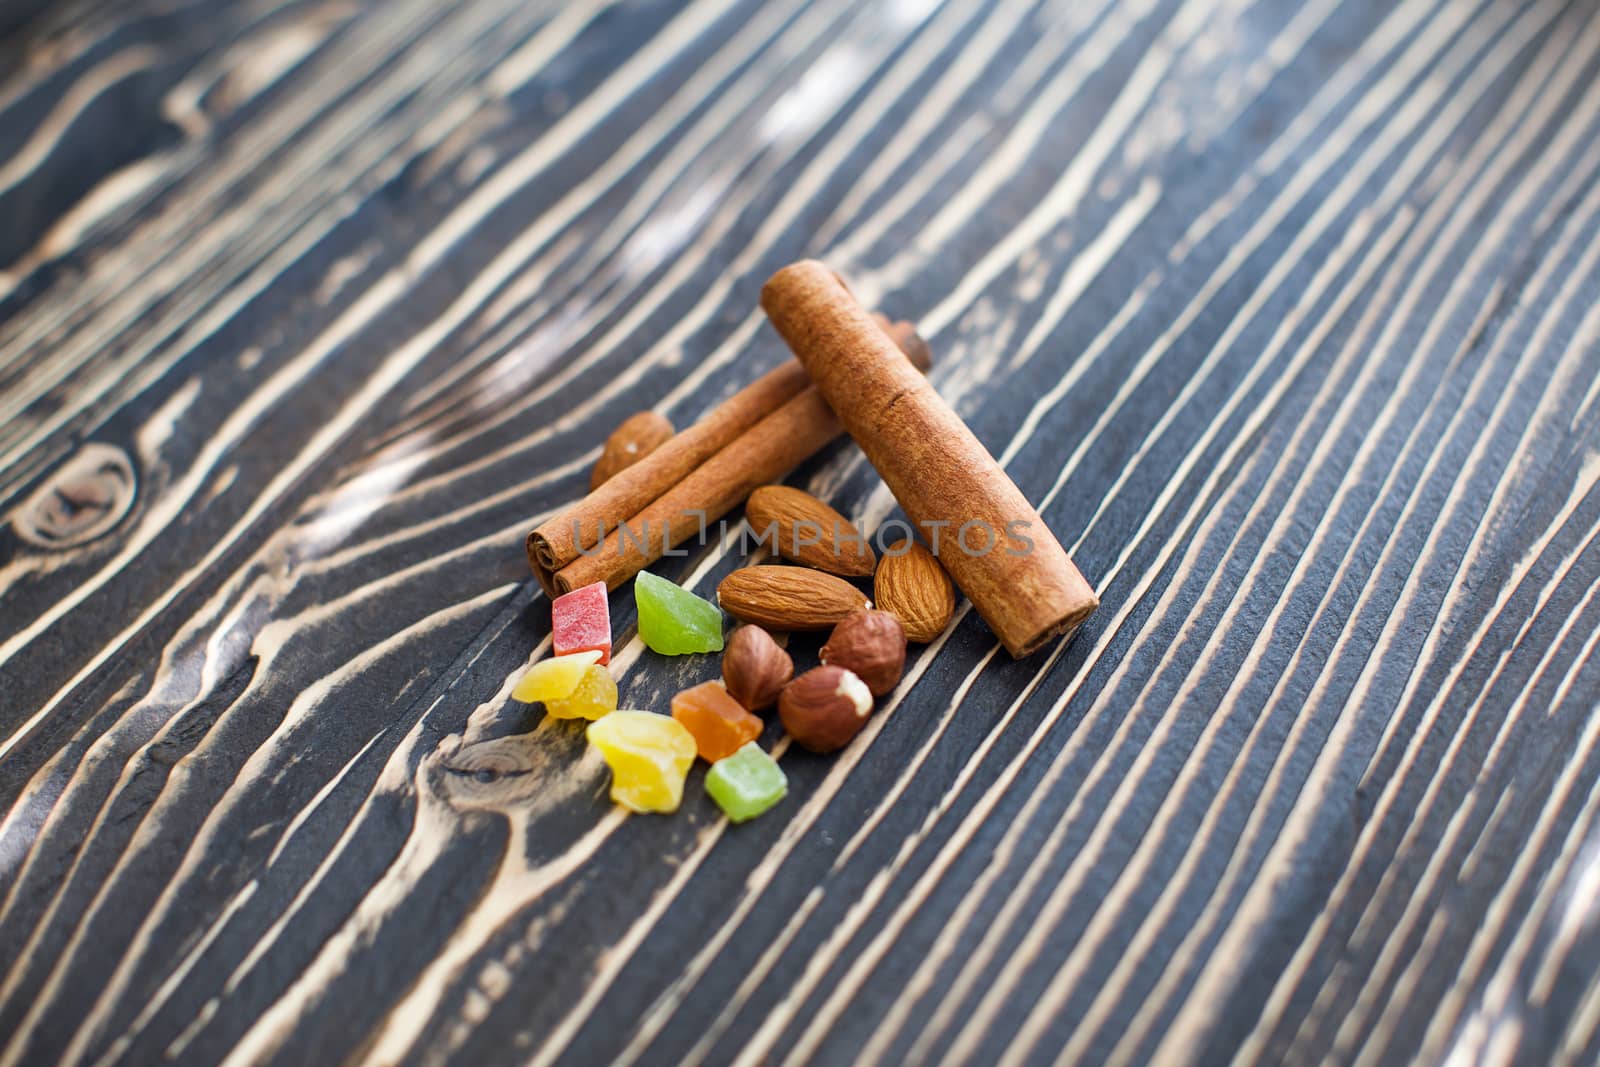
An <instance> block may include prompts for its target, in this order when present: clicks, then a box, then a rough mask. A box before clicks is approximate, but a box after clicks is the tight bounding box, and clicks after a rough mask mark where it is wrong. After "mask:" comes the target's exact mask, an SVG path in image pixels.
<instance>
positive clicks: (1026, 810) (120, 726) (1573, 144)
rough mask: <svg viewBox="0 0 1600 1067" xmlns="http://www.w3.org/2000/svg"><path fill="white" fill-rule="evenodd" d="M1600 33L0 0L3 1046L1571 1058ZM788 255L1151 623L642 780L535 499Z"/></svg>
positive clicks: (1590, 874)
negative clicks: (546, 570)
mask: <svg viewBox="0 0 1600 1067" xmlns="http://www.w3.org/2000/svg"><path fill="white" fill-rule="evenodd" d="M1597 20H1600V14H1597V13H1596V12H1595V10H1594V8H1593V5H1590V4H1584V3H1581V2H1576V0H1574V2H1570V3H1561V2H1557V0H1531V2H1522V3H1506V2H1502V0H1477V2H1472V0H1469V2H1456V0H1399V2H1395V3H1378V2H1365V0H1312V2H1309V3H1306V4H1300V5H1291V4H1276V3H1270V2H1265V0H1260V2H1250V0H1122V2H1116V3H1112V2H1110V0H1096V2H1090V3H1072V4H1068V3H1065V2H1057V3H1052V2H1032V0H997V2H992V3H991V2H984V0H944V2H938V0H906V2H897V3H893V4H882V5H861V4H852V3H846V2H844V0H819V2H816V3H812V4H808V5H804V6H797V5H789V4H782V3H774V2H770V0H767V2H763V0H693V2H690V3H685V4H675V3H657V2H652V0H639V2H618V3H584V4H545V3H531V4H530V3H520V4H513V3H501V2H477V3H471V4H440V3H437V2H424V0H395V2H392V3H383V4H376V3H360V2H343V0H320V2H319V0H301V2H289V3H278V2H268V0H229V2H221V0H207V2H201V0H191V2H189V3H185V4H178V5H171V4H156V3H148V2H143V0H135V2H133V3H129V4H123V5H101V4H90V3H84V4H76V5H62V6H59V7H50V6H48V5H37V4H20V5H16V6H14V7H9V8H7V9H6V10H5V12H4V13H3V14H0V26H4V27H6V30H5V36H4V38H3V42H4V43H3V45H0V56H3V57H4V62H3V63H0V145H3V146H4V147H5V149H6V150H5V151H4V152H3V153H0V220H4V221H3V223H0V518H3V520H4V523H5V525H4V526H3V527H0V589H3V593H0V597H3V601H0V602H3V604H4V607H5V610H4V611H3V612H0V698H3V699H0V809H3V816H0V1064H8V1065H9V1064H21V1063H35V1062H60V1063H71V1064H113V1063H148V1062H164V1061H166V1060H173V1061H178V1062H229V1063H254V1062H269V1061H270V1062H296V1061H299V1062H317V1063H324V1062H340V1061H351V1062H365V1063H398V1062H413V1061H415V1062H424V1063H443V1062H452V1063H454V1062H461V1063H469V1062H481V1061H489V1062H533V1063H539V1064H546V1063H589V1062H615V1063H636V1062H643V1063H656V1062H684V1063H758V1062H760V1063H765V1062H773V1063H802V1062H819V1063H833V1062H848V1061H851V1060H855V1059H860V1060H864V1061H868V1062H886V1063H890V1062H892V1063H900V1062H911V1063H922V1062H932V1061H945V1062H979V1063H991V1062H1001V1063H1005V1064H1017V1063H1036V1062H1040V1063H1042V1062H1061V1063H1076V1062H1086V1061H1090V1062H1108V1063H1144V1062H1153V1061H1155V1062H1163V1063H1169V1062H1170V1063H1186V1062H1194V1063H1214V1062H1224V1061H1238V1062H1250V1063H1253V1062H1267V1063H1278V1062H1313V1061H1316V1062H1321V1061H1325V1060H1331V1061H1333V1062H1339V1063H1352V1064H1354V1063H1377V1062H1389V1061H1395V1060H1406V1059H1416V1060H1423V1061H1429V1062H1433V1061H1443V1060H1448V1059H1452V1058H1456V1059H1459V1060H1461V1061H1463V1062H1479V1061H1490V1062H1502V1061H1526V1062H1566V1063H1584V1062H1592V1061H1594V1060H1595V1059H1596V1058H1597V1057H1600V965H1597V964H1596V960H1600V940H1597V939H1600V933H1597V923H1596V921H1595V913H1594V910H1593V902H1594V899H1595V890H1596V885H1597V882H1596V879H1597V878H1600V790H1597V784H1600V668H1597V667H1596V666H1595V657H1594V655H1593V653H1594V648H1595V645H1596V644H1597V643H1600V603H1597V600H1600V540H1597V537H1600V458H1597V457H1600V437H1597V434H1600V423H1597V419H1596V412H1597V399H1600V387H1597V386H1596V384H1595V383H1596V382H1597V381H1600V183H1597V182H1596V179H1595V176H1596V174H1597V173H1600V22H1597ZM803 255H817V256H821V257H822V258H825V259H827V260H828V261H830V262H831V263H833V264H835V265H836V266H837V267H838V268H839V269H841V270H842V271H844V272H845V273H847V274H848V276H849V277H850V279H851V283H852V286H853V287H854V288H855V289H856V290H857V292H858V293H859V294H860V295H861V296H862V297H863V298H864V299H865V300H867V301H869V302H870V303H872V304H874V305H877V306H881V307H883V308H885V309H886V310H888V311H890V312H892V313H894V314H896V315H900V316H908V317H912V318H915V319H916V320H917V321H918V322H919V324H920V326H921V328H922V330H923V332H924V333H925V334H926V335H927V336H928V337H930V339H931V340H932V342H933V344H934V347H935V350H936V351H937V353H938V354H939V362H938V365H937V367H936V368H935V372H934V375H933V380H934V382H935V383H936V384H937V386H938V387H939V389H940V391H941V392H942V393H943V394H944V395H945V396H946V397H948V398H949V399H951V401H952V402H953V403H954V404H955V405H956V406H957V408H958V409H959V410H960V411H961V412H962V414H963V415H964V416H965V417H966V418H967V419H968V420H969V421H970V423H971V424H972V426H973V428H974V430H975V431H976V432H977V433H978V434H979V436H980V437H981V438H983V439H984V440H985V441H986V442H987V443H988V444H989V445H990V446H991V447H992V448H993V449H994V451H995V452H996V454H997V455H999V456H1000V457H1001V458H1002V461H1003V462H1004V464H1005V465H1006V467H1007V469H1008V470H1009V472H1010V473H1011V474H1012V476H1013V477H1014V478H1015V479H1016V480H1017V482H1018V484H1019V485H1020V486H1021V487H1022V488H1023V490H1024V491H1025V492H1026V493H1027V494H1028V495H1029V497H1030V499H1033V500H1035V501H1037V502H1039V503H1040V504H1041V512H1042V513H1043V514H1044V515H1045V516H1046V518H1047V519H1048V520H1049V521H1050V523H1051V525H1052V528H1053V529H1054V530H1055V531H1056V532H1057V533H1058V535H1060V536H1061V537H1062V539H1063V542H1064V543H1065V544H1067V545H1068V546H1069V548H1070V550H1071V551H1072V553H1073V554H1074V557H1075V558H1076V559H1077V561H1078V562H1079V565H1080V566H1081V567H1082V569H1083V570H1084V572H1085V574H1086V575H1087V576H1088V577H1089V579H1090V580H1091V581H1092V582H1093V583H1094V584H1095V586H1096V588H1097V589H1098V590H1099V591H1100V594H1101V598H1102V603H1103V607H1102V609H1101V611H1100V613H1099V614H1098V615H1097V616H1096V617H1095V618H1094V619H1093V620H1092V621H1091V622H1090V624H1089V625H1087V626H1086V627H1085V628H1084V630H1083V631H1082V632H1081V633H1080V634H1079V635H1078V637H1077V638H1076V639H1075V640H1073V641H1072V642H1071V643H1070V644H1066V645H1060V646H1056V647H1053V648H1051V649H1049V650H1047V651H1045V652H1043V653H1041V654H1039V655H1038V656H1035V657H1033V658H1031V659H1029V660H1027V661H1024V662H1020V663H1017V662H1012V661H1011V660H1010V658H1009V657H1007V656H1006V655H1005V654H1004V653H1003V652H1001V651H1000V650H999V649H998V647H997V646H996V645H995V643H994V641H993V639H992V637H991V636H990V635H989V633H988V632H987V630H986V629H985V628H984V627H983V625H982V624H981V622H980V621H979V620H978V619H977V618H976V617H975V616H974V615H972V613H971V612H970V610H969V609H968V608H967V607H966V606H965V605H963V610H962V613H961V617H960V619H959V621H958V623H957V625H956V626H955V627H954V628H953V629H952V630H951V631H950V632H949V633H948V634H947V635H946V636H945V637H944V638H943V639H942V640H941V641H940V642H939V643H938V644H936V645H935V646H933V647H930V648H928V649H926V650H923V651H921V652H919V653H917V654H916V655H915V656H914V657H913V660H912V661H911V663H910V665H909V669H908V674H907V678H906V680H905V682H904V683H903V684H902V686H901V687H900V689H899V690H898V691H897V692H896V694H894V696H893V697H892V698H891V700H890V701H889V704H888V707H887V708H886V710H885V711H884V712H881V713H880V714H879V715H878V716H877V717H875V718H874V719H873V720H872V722H871V723H870V724H869V726H868V728H867V731H866V732H865V733H864V734H863V735H862V737H861V738H860V740H858V741H857V742H856V743H855V744H854V745H852V746H851V747H850V748H849V749H848V750H847V751H845V752H843V753H841V754H839V755H838V756H837V757H833V758H827V759H822V758H816V757H812V756H809V755H808V754H806V753H802V752H798V751H795V752H790V751H787V750H785V751H784V753H783V762H784V765H785V768H786V769H787V770H788V772H789V774H790V776H791V782H792V793H791V797H790V799H789V800H788V801H787V802H786V804H785V805H784V807H783V808H781V809H780V811H779V813H778V814H777V815H775V816H771V817H768V818H766V819H764V820H761V821H758V822H756V823H753V824H750V825H747V826H742V827H738V828H730V827H728V826H727V825H726V824H725V823H724V822H722V821H721V820H719V819H718V818H717V817H716V816H715V809H714V808H713V807H712V806H711V805H710V804H709V802H707V801H705V800H704V798H702V797H701V796H700V792H699V789H698V785H697V780H695V781H691V783H690V789H689V793H690V800H689V801H688V803H687V804H686V806H685V810H684V812H682V813H680V814H679V815H678V816H677V817H675V818H673V819H629V818H625V817H623V816H621V815H619V814H618V813H617V812H616V811H614V810H612V809H611V808H610V807H609V805H608V804H607V803H606V802H605V799H604V791H605V771H604V769H603V767H602V766H601V765H600V764H599V763H598V762H597V761H596V760H595V759H593V758H592V757H587V756H585V754H584V752H583V746H582V743H581V738H580V736H579V735H578V734H577V733H575V732H574V731H573V730H572V729H571V728H570V727H569V726H564V725H562V724H559V723H553V722H552V723H546V722H541V721H538V720H537V719H536V718H530V717H529V715H528V711H527V709H526V708H524V707H522V706H520V705H517V704H515V703H512V702H510V700H509V692H510V689H511V687H512V685H513V684H514V683H515V681H516V679H517V677H518V676H519V674H520V672H521V670H522V668H523V666H524V665H525V664H526V663H527V662H528V661H529V660H530V658H531V657H533V656H537V655H539V654H541V653H542V651H543V650H544V649H545V647H546V642H547V635H546V631H547V627H548V607H547V605H546V604H545V603H544V601H543V598H542V596H541V595H539V594H538V592H537V589H536V587H535V585H534V583H532V582H531V580H530V579H529V578H528V576H527V575H526V573H525V569H524V564H523V562H522V559H521V551H520V541H521V537H522V535H523V533H524V532H525V531H526V529H527V527H528V525H529V523H530V521H532V520H534V519H536V518H537V517H539V516H542V515H546V514H549V513H550V512H551V511H553V510H555V509H557V508H559V507H560V506H562V505H563V504H564V503H565V502H567V501H569V500H571V499H573V498H575V497H576V496H577V495H579V494H580V493H581V492H582V491H583V488H584V487H585V485H586V484H587V477H588V467H589V465H590V464H591V463H592V461H593V458H594V456H595V454H596V451H597V445H598V442H599V441H600V439H601V438H602V437H603V436H604V434H605V432H606V431H608V430H609V428H610V427H611V426H613V425H614V424H615V423H616V422H617V421H618V420H620V419H621V418H622V417H623V416H625V415H626V414H628V413H630V412H632V411H635V410H638V409H640V408H642V407H648V406H655V407H658V408H659V409H661V410H662V411H664V412H665V413H667V414H669V415H670V416H671V417H672V418H673V419H674V420H675V421H677V422H678V423H679V424H680V425H682V424H686V423H687V422H688V421H690V420H692V419H693V418H695V417H696V416H697V415H698V414H699V413H700V412H702V411H704V410H706V409H707V408H708V407H710V406H711V405H712V404H714V403H715V402H716V401H717V400H718V399H719V398H721V397H722V396H725V395H727V394H728V393H730V392H731V391H732V390H734V389H736V388H738V387H739V386H740V385H741V384H743V383H744V382H746V381H748V380H749V379H750V378H752V377H753V376H754V375H755V374H756V373H758V372H759V371H760V370H762V369H765V368H767V367H770V366H772V365H774V364H775V363H776V362H777V361H779V360H780V359H783V358H785V354H784V352H783V350H782V347H781V344H780V343H779V342H778V341H777V339H776V338H775V337H774V336H773V335H772V334H771V332H770V331H769V330H767V329H765V328H764V327H763V325H762V320H761V317H760V315H759V313H758V312H757V311H756V309H755V296H756V292H757V290H758V288H759V286H760V284H761V282H762V280H764V279H765V277H766V276H767V275H768V274H769V273H770V272H771V271H772V270H773V269H775V268H776V267H777V266H779V265H781V264H783V263H785V262H788V261H790V260H792V259H794V258H797V257H800V256H803ZM794 481H795V483H796V484H802V485H806V486H808V487H810V488H812V489H813V490H815V491H818V492H821V493H824V494H825V495H827V496H828V497H829V499H831V500H832V501H834V502H835V503H837V504H838V505H839V506H840V507H841V509H842V510H844V511H846V513H847V514H849V515H851V516H852V517H853V518H855V519H857V520H859V522H860V523H861V525H862V526H863V527H864V528H867V529H871V528H874V527H876V526H877V525H878V524H879V523H881V522H883V521H885V520H887V519H889V518H892V517H893V516H894V515H895V511H894V501H893V500H892V498H890V497H889V496H888V495H887V493H886V492H885V491H884V490H883V488H882V486H881V485H880V484H879V482H878V480H877V477H876V475H875V474H874V473H873V471H872V470H871V468H870V467H868V466H867V465H866V464H865V463H864V462H863V461H862V459H861V458H860V456H859V453H858V452H856V451H855V450H854V449H853V448H847V447H839V448H836V449H833V450H831V451H830V452H828V453H827V454H826V455H825V456H823V457H822V458H821V459H819V460H818V461H817V462H814V463H812V464H809V465H807V466H806V467H805V468H804V469H803V470H801V471H800V472H798V473H797V475H796V477H795V479H794ZM735 540H736V539H732V538H730V539H729V540H728V541H726V542H724V543H722V544H716V545H711V546H707V547H706V548H704V549H703V550H701V551H699V552H698V553H696V554H695V555H694V556H692V557H690V558H689V559H686V560H682V561H676V562H675V563H672V564H669V565H667V566H666V567H665V568H664V571H665V573H667V574H668V575H669V576H671V577H674V578H677V579H680V580H684V581H686V582H690V583H692V584H693V585H695V586H696V587H697V588H700V589H710V588H712V587H714V585H715V583H716V581H717V580H718V579H719V578H720V577H721V576H722V575H723V574H725V573H727V572H728V571H729V570H731V569H732V568H734V567H735V566H738V565H740V564H741V563H742V562H743V561H742V558H741V557H740V555H739V553H738V551H737V547H736V544H735V543H734V542H735ZM613 611H614V614H615V616H616V623H617V630H618V633H619V635H621V637H622V638H623V640H624V642H625V647H624V648H623V650H622V651H621V652H620V654H619V655H618V656H617V658H616V661H615V662H616V670H617V673H618V677H619V679H620V684H621V688H622V693H623V699H624V701H625V702H627V703H631V704H637V705H646V706H649V705H657V706H659V705H664V703H665V701H666V699H667V697H668V696H669V695H670V694H671V693H672V692H673V691H675V689H676V688H678V687H680V686H682V685H684V684H685V683H689V682H694V681H698V680H701V679H702V678H703V677H707V676H710V675H711V674H714V673H715V665H714V664H712V663H706V662H671V663H666V662H663V661H662V660H661V659H659V658H654V657H650V656H648V655H643V656H642V655H641V647H640V645H639V643H638V641H637V640H636V638H635V637H634V633H633V625H632V605H631V598H630V597H628V596H626V595H619V596H618V597H616V598H614V604H613ZM799 647H800V648H801V649H802V654H806V650H807V649H808V648H809V646H808V645H806V644H805V643H803V642H802V643H801V645H800V646H799ZM776 734H777V731H776V729H775V728H774V730H773V731H772V736H771V737H769V738H768V740H769V741H773V742H777V741H778V738H777V736H776Z"/></svg>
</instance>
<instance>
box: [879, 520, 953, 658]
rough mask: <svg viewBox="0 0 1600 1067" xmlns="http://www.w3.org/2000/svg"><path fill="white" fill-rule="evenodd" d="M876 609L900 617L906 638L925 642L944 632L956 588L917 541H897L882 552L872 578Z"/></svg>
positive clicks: (931, 555)
mask: <svg viewBox="0 0 1600 1067" xmlns="http://www.w3.org/2000/svg"><path fill="white" fill-rule="evenodd" d="M873 595H874V596H876V597H877V598H878V610H880V611H887V612H889V613H890V614H891V615H893V616H894V617H895V618H897V619H899V620H900V625H901V626H902V627H904V628H905V631H906V640H908V641H915V642H916V643H917V644H920V645H925V644H927V643H928V642H929V641H932V640H933V639H934V638H936V637H938V636H939V635H940V634H941V633H943V632H944V628H945V627H946V626H949V625H950V616H951V615H953V614H955V610H956V591H955V588H954V587H953V586H952V585H951V584H950V576H949V575H948V574H946V573H945V572H944V568H943V567H941V566H940V565H939V560H938V557H936V556H935V555H934V554H933V553H932V552H929V551H928V550H927V549H926V548H924V547H923V546H922V545H921V544H920V543H918V542H916V541H912V542H911V543H910V544H909V545H907V543H906V541H905V540H904V539H902V540H899V541H896V542H895V543H894V544H893V545H892V546H890V547H889V548H888V549H886V550H885V551H884V553H883V562H882V563H880V564H878V574H877V577H876V578H875V579H874V580H873Z"/></svg>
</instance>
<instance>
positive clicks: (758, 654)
mask: <svg viewBox="0 0 1600 1067" xmlns="http://www.w3.org/2000/svg"><path fill="white" fill-rule="evenodd" d="M793 678H794V659H793V658H792V657H790V655H789V653H787V652H785V651H784V650H783V649H781V648H779V647H778V642H777V641H775V640H773V638H772V635H771V634H769V633H767V631H765V630H763V629H762V628H761V627H759V626H741V627H739V628H738V629H737V630H735V631H733V636H731V637H729V638H728V647H727V648H726V649H725V650H724V651H723V653H722V684H723V685H725V686H726V687H727V689H728V695H729V696H731V697H733V699H735V700H737V701H738V702H739V703H740V704H741V705H743V706H744V707H745V709H746V710H748V711H759V710H761V709H762V708H770V707H771V706H772V705H773V703H774V702H775V701H776V700H777V699H778V694H779V693H781V692H783V687H784V686H786V685H788V684H789V682H790V681H791V680H792V679H793Z"/></svg>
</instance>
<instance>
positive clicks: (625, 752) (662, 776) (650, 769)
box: [588, 711, 695, 812]
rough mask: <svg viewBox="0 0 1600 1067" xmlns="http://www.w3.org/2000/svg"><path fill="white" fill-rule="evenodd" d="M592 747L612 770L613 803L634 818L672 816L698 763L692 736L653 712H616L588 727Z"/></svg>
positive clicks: (666, 717) (677, 723)
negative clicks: (638, 815)
mask: <svg viewBox="0 0 1600 1067" xmlns="http://www.w3.org/2000/svg"><path fill="white" fill-rule="evenodd" d="M588 737H589V743H590V744H591V745H593V746H594V747H595V748H597V749H599V750H600V755H601V756H602V757H603V758H604V759H605V761H606V765H607V766H609V767H610V768H611V799H612V800H614V801H616V802H617V803H618V804H621V805H622V806H623V807H625V808H627V809H628V810H629V811H636V812H673V811H677V810H678V805H679V804H680V803H681V802H682V801H683V780H684V779H685V778H687V777H688V775H689V767H690V766H691V765H692V764H693V763H694V756H695V744H694V735H693V734H691V733H690V732H689V731H688V730H686V729H685V728H684V726H683V724H682V723H680V722H678V721H677V720H675V719H672V718H669V717H668V716H666V715H657V714H656V713H654V712H651V711H614V712H612V713H611V714H610V715H607V716H606V717H605V718H603V719H599V720H597V721H595V722H592V723H590V724H589V729H588Z"/></svg>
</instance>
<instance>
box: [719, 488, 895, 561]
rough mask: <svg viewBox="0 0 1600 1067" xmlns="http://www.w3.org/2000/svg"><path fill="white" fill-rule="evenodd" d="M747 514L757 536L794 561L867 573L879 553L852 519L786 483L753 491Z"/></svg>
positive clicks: (747, 505) (746, 507)
mask: <svg viewBox="0 0 1600 1067" xmlns="http://www.w3.org/2000/svg"><path fill="white" fill-rule="evenodd" d="M745 518H746V519H748V520H749V522H750V529H751V530H752V531H753V532H754V533H755V536H756V539H757V540H758V541H760V542H762V543H764V544H769V545H771V546H772V550H773V552H775V553H776V554H777V555H779V556H781V557H783V558H784V559H787V560H792V561H793V562H795V563H803V564H805V565H806V566H807V567H815V568H817V570H819V571H827V572H828V573H829V574H841V575H844V576H845V577H847V578H865V577H866V576H867V575H869V574H871V573H872V568H873V567H875V566H877V563H878V557H877V556H876V555H874V554H873V552H872V549H870V548H868V547H867V539H866V538H865V537H862V536H861V532H860V531H859V530H857V529H856V528H855V527H854V526H853V525H851V523H850V520H849V519H847V518H845V517H844V516H843V515H841V514H839V513H838V512H837V511H835V510H833V509H832V508H830V507H829V506H828V505H826V504H824V503H823V502H822V501H820V500H818V499H817V498H816V497H814V496H812V495H811V494H810V493H805V492H801V491H800V490H799V489H792V488H790V487H789V486H787V485H763V486H762V487H761V488H760V489H757V490H756V491H755V492H753V493H751V494H750V499H749V501H748V502H747V503H746V504H745Z"/></svg>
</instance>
